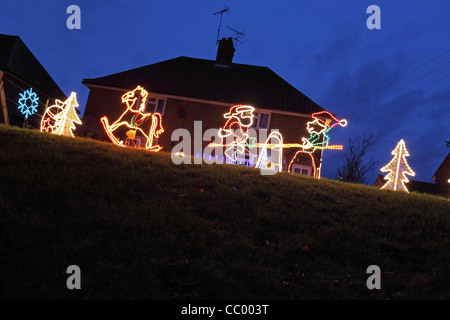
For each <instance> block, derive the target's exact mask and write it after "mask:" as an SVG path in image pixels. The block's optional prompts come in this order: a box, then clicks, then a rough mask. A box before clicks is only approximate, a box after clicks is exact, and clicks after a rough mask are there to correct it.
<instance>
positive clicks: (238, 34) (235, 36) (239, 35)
mask: <svg viewBox="0 0 450 320" xmlns="http://www.w3.org/2000/svg"><path fill="white" fill-rule="evenodd" d="M227 28H228V29H230V30H231V31H233V32H234V34H233V39H234V47H235V48H236V47H237V45H238V42H239V44H244V43H245V42H247V41H248V39H247V40H245V41H242V39H243V38H244V37H245V33H243V32H241V31H238V30H236V29H234V28H232V27H229V26H227Z"/></svg>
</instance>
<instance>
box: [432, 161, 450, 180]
mask: <svg viewBox="0 0 450 320" xmlns="http://www.w3.org/2000/svg"><path fill="white" fill-rule="evenodd" d="M448 179H450V154H449V155H447V157H446V158H445V160H444V161H443V162H442V164H441V165H440V166H439V168H438V170H437V171H436V173H435V177H434V183H436V184H440V185H444V186H450V183H448V182H447V181H448Z"/></svg>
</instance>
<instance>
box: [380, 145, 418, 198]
mask: <svg viewBox="0 0 450 320" xmlns="http://www.w3.org/2000/svg"><path fill="white" fill-rule="evenodd" d="M391 154H392V155H393V156H394V158H393V159H392V160H391V162H389V163H388V164H387V165H385V166H384V167H383V168H381V169H380V170H381V171H382V172H389V173H388V174H387V175H386V177H385V179H387V180H388V181H387V182H386V183H385V184H384V185H383V186H382V187H381V189H390V190H400V191H406V192H409V191H408V189H407V188H406V186H405V183H408V182H409V180H408V178H407V177H406V175H410V176H415V175H416V173H415V172H414V171H412V169H411V168H410V167H409V165H408V162H407V161H406V159H405V157H407V156H409V153H408V150H406V145H405V141H403V139H401V140H400V141H399V142H398V143H397V146H396V147H395V149H394V150H393V151H392V153H391Z"/></svg>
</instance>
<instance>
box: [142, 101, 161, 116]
mask: <svg viewBox="0 0 450 320" xmlns="http://www.w3.org/2000/svg"><path fill="white" fill-rule="evenodd" d="M165 108H166V100H165V99H158V98H148V99H147V109H146V110H145V112H147V113H155V112H159V113H160V114H161V115H163V114H164V109H165Z"/></svg>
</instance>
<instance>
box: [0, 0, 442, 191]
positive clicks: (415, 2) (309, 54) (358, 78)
mask: <svg viewBox="0 0 450 320" xmlns="http://www.w3.org/2000/svg"><path fill="white" fill-rule="evenodd" d="M5 2H6V3H5ZM72 4H75V5H78V6H79V7H80V8H81V27H82V29H81V30H69V29H67V27H66V20H67V18H68V17H69V14H67V13H66V9H67V7H68V6H69V5H72ZM372 4H375V5H378V6H379V7H380V8H381V29H380V30H369V29H368V28H367V27H366V20H367V18H368V17H369V14H367V13H366V9H367V7H368V6H369V5H372ZM225 5H226V6H228V7H229V8H230V9H231V10H230V11H229V13H226V14H224V15H223V21H222V30H221V33H220V37H230V36H233V32H232V31H231V30H230V29H228V28H227V27H226V26H230V27H232V28H234V29H236V30H238V31H241V32H243V33H245V38H244V40H247V41H246V42H245V43H243V44H241V45H239V46H238V47H237V50H236V53H235V56H234V60H233V62H236V63H243V64H250V65H256V66H266V67H268V68H270V69H272V70H273V71H274V72H276V73H277V74H278V75H279V76H281V77H282V78H284V79H285V80H286V81H288V82H289V83H290V84H292V85H293V86H294V87H296V88H297V89H298V90H300V91H301V92H303V93H304V94H306V95H307V96H308V97H309V98H311V99H312V100H314V101H315V102H316V103H318V104H319V105H320V106H322V107H323V108H325V109H326V110H328V111H330V112H333V113H334V114H336V115H337V116H338V117H339V118H345V119H347V120H348V122H349V125H348V126H347V127H345V128H340V127H337V128H336V129H333V131H331V132H330V136H331V141H330V143H331V144H344V148H345V146H346V144H347V140H348V138H350V137H355V136H357V135H363V134H364V133H367V134H373V135H374V136H375V137H376V139H377V143H378V147H377V149H376V150H375V151H373V152H372V153H370V154H369V158H374V159H375V160H377V161H379V163H378V165H377V168H381V167H382V166H384V165H385V164H387V163H388V162H389V161H390V160H391V158H392V156H391V154H390V152H391V151H392V150H393V149H394V148H395V146H396V144H397V142H398V141H399V140H400V139H402V138H403V139H404V140H405V142H406V146H407V148H408V150H409V152H410V154H411V156H410V157H408V158H407V160H408V163H409V165H410V166H411V168H412V169H413V170H414V171H415V172H416V176H415V177H413V178H412V179H414V180H419V181H426V182H431V177H432V175H433V174H434V172H435V171H436V169H437V168H438V166H439V165H440V164H441V162H442V161H443V160H444V158H445V156H446V155H447V153H448V151H449V150H448V149H447V148H446V146H445V143H444V140H447V139H449V136H450V128H449V124H450V112H449V109H450V92H449V91H450V1H448V0H432V1H425V0H396V1H392V0H389V1H387V0H384V1H382V0H371V1H364V0H342V1H335V0H317V1H298V0H296V1H273V0H272V1H267V0H266V1H262V0H258V1H256V0H254V1H253V0H252V1H234V0H226V1H211V0H197V1H178V0H177V1H172V0H171V1H152V0H142V1H136V0H128V1H124V0H114V1H106V0H103V1H95V0H74V1H61V0H58V1H57V0H54V1H48V0H45V1H28V0H27V1H23V0H15V1H10V0H6V1H2V6H1V8H0V33H3V34H8V35H18V36H20V38H21V39H22V40H23V41H24V42H25V44H26V45H27V47H28V48H29V49H30V50H31V51H32V52H33V54H34V55H35V56H36V58H37V59H38V60H39V61H40V62H41V64H42V65H43V66H44V68H46V70H47V71H48V72H49V74H50V75H51V76H52V77H53V79H54V80H55V81H56V82H57V83H58V85H59V86H60V87H61V89H62V90H63V91H64V92H65V93H66V95H69V94H70V92H71V91H75V92H77V94H78V101H79V103H80V111H81V112H83V111H84V107H85V105H86V101H87V97H88V93H89V90H88V89H87V88H86V87H85V86H84V85H82V84H81V81H82V79H83V78H94V77H100V76H104V75H108V74H112V73H116V72H120V71H124V70H128V69H131V68H136V67H140V66H144V65H148V64H152V63H156V62H159V61H163V60H168V59H172V58H175V57H178V56H187V57H193V58H201V59H210V60H214V59H215V57H216V50H217V47H216V38H217V28H218V24H219V18H220V16H219V15H213V13H214V12H217V11H219V10H222V9H223V8H224V6H225ZM299 140H300V139H299ZM289 142H297V141H289ZM342 159H343V151H331V150H330V151H325V153H324V158H323V161H324V166H323V176H324V177H327V178H336V167H337V165H338V164H339V163H340V161H342ZM377 174H381V172H380V171H379V170H375V171H374V172H372V173H371V174H370V175H369V176H368V180H369V181H368V182H369V184H373V182H375V179H376V175H377Z"/></svg>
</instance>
